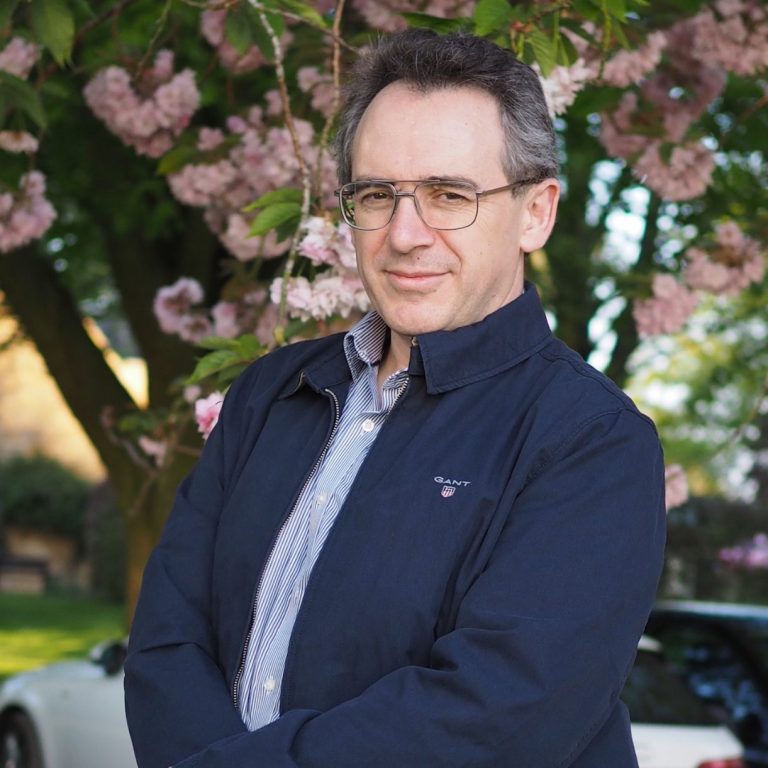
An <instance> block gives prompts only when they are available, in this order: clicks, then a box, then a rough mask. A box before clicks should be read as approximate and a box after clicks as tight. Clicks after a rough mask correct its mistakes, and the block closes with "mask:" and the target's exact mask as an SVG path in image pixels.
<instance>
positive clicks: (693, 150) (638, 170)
mask: <svg viewBox="0 0 768 768" xmlns="http://www.w3.org/2000/svg"><path fill="white" fill-rule="evenodd" d="M659 150H660V145H659V143H658V142H654V143H653V144H651V145H650V146H649V147H647V148H646V150H645V151H644V152H643V153H642V155H640V157H639V158H638V159H637V160H636V161H635V163H634V167H633V171H634V174H635V176H637V177H638V178H639V179H640V181H641V182H642V183H643V184H645V185H646V186H647V187H649V188H650V189H652V190H653V191H654V192H655V193H656V194H657V195H659V197H661V198H663V199H664V200H690V199H692V198H694V197H698V196H699V195H701V194H703V193H704V191H705V190H706V188H707V187H708V186H709V183H710V181H711V180H712V172H713V171H714V169H715V159H714V157H713V155H712V152H710V151H709V150H708V149H707V148H706V147H705V146H704V145H703V144H700V143H697V142H693V143H690V144H684V145H682V146H676V147H674V148H673V149H672V153H671V155H670V158H669V162H665V161H664V160H663V159H662V157H661V152H660V151H659Z"/></svg>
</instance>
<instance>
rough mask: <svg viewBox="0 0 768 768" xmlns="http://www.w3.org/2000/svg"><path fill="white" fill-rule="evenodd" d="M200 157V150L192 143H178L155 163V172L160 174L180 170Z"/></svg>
mask: <svg viewBox="0 0 768 768" xmlns="http://www.w3.org/2000/svg"><path fill="white" fill-rule="evenodd" d="M199 158H200V150H198V149H197V147H195V146H194V145H193V144H179V146H177V147H174V148H173V149H172V150H170V152H166V153H165V154H164V155H163V156H162V157H161V158H160V162H159V163H158V164H157V172H158V173H159V174H160V175H161V176H166V175H168V174H169V173H176V171H180V170H181V169H182V168H183V167H184V166H185V165H188V164H189V163H191V162H194V161H195V160H198V159H199Z"/></svg>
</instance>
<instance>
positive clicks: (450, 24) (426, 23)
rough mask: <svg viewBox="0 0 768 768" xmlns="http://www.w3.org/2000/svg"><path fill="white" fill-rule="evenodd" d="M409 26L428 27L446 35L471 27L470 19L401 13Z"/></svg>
mask: <svg viewBox="0 0 768 768" xmlns="http://www.w3.org/2000/svg"><path fill="white" fill-rule="evenodd" d="M400 15H401V16H402V17H403V18H404V19H405V21H406V22H407V24H408V26H409V27H426V28H427V29H434V30H435V32H437V33H439V34H441V35H445V34H448V33H449V32H457V31H459V30H462V29H466V28H467V27H469V19H444V18H442V17H440V16H430V15H429V14H428V13H415V12H413V13H401V14H400Z"/></svg>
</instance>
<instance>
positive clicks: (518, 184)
mask: <svg viewBox="0 0 768 768" xmlns="http://www.w3.org/2000/svg"><path fill="white" fill-rule="evenodd" d="M540 181H542V178H541V177H531V178H528V179H519V180H518V181H513V182H512V183H511V184H505V185H504V186H503V187H495V188H494V189H486V190H477V189H474V188H473V187H472V184H471V183H470V182H468V181H464V180H463V179H400V180H398V181H391V180H389V179H360V180H359V181H349V182H347V183H346V184H344V185H342V186H341V187H339V189H337V190H335V192H334V195H336V197H337V198H338V200H339V208H340V209H341V215H342V217H343V219H344V221H345V222H346V223H347V224H349V226H350V227H352V229H357V230H359V231H361V232H375V231H376V230H379V229H384V227H387V226H389V224H390V222H391V221H392V219H393V218H394V217H395V212H396V211H397V204H398V203H399V202H400V200H399V198H401V197H412V198H413V206H414V208H415V209H416V213H417V214H418V216H419V218H420V219H421V220H422V222H423V223H424V225H425V226H427V227H429V228H430V229H436V230H438V231H441V232H450V231H453V230H457V229H466V228H467V227H471V226H472V225H473V224H474V223H475V222H476V221H477V214H478V212H479V210H480V198H481V197H487V196H488V195H495V194H496V193H497V192H507V191H508V190H512V189H515V188H516V187H525V186H528V185H530V184H538V182H540ZM355 184H383V185H385V186H387V187H389V188H390V189H391V190H392V195H393V198H394V201H393V203H392V212H391V213H390V214H389V218H388V219H387V221H386V222H385V223H384V224H381V225H380V226H378V227H360V226H358V225H357V224H355V223H354V222H352V221H350V220H349V219H348V218H347V213H346V211H345V209H344V202H343V200H342V196H343V194H344V190H345V189H346V188H348V187H351V186H353V185H355ZM395 184H415V185H416V186H415V187H414V188H413V190H412V191H410V192H400V191H399V190H398V189H397V187H396V186H395ZM426 184H457V185H463V186H466V187H467V188H468V189H472V191H473V192H474V193H475V215H474V216H473V217H472V221H470V222H469V223H468V224H462V225H461V226H460V227H433V226H432V225H431V224H428V223H427V222H426V221H424V216H423V215H422V213H421V208H419V201H418V198H417V197H416V190H417V189H418V188H419V187H420V186H424V185H426Z"/></svg>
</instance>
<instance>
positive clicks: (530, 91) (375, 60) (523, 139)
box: [334, 29, 557, 184]
mask: <svg viewBox="0 0 768 768" xmlns="http://www.w3.org/2000/svg"><path fill="white" fill-rule="evenodd" d="M394 82H402V83H405V84H407V85H409V86H410V87H412V88H414V89H415V90H417V91H422V92H425V93H426V92H429V91H433V90H437V89H441V88H459V87H469V88H476V89H479V90H481V91H485V92H486V93H488V94H490V95H491V96H493V98H494V99H496V102H497V103H498V105H499V110H500V115H501V125H502V128H503V130H504V134H505V137H506V151H505V154H504V157H503V158H502V166H503V168H504V172H505V174H506V176H507V179H508V180H509V182H510V183H512V182H514V181H518V180H521V179H534V180H537V181H539V180H543V179H546V178H551V177H553V176H556V175H557V149H556V146H555V133H554V129H553V127H552V120H551V119H550V117H549V112H548V110H547V104H546V100H545V98H544V93H543V91H542V88H541V83H540V81H539V78H538V75H537V74H536V73H535V72H534V71H533V70H532V69H531V68H530V67H529V66H528V65H527V64H524V63H523V62H521V61H520V60H519V59H517V58H516V57H515V56H514V54H512V53H511V52H510V51H507V50H504V49H503V48H500V47H499V46H497V45H495V44H494V43H492V42H490V41H489V40H484V39H482V38H479V37H475V36H474V35H469V34H463V33H453V34H450V35H446V36H439V35H438V34H437V33H435V32H434V31H432V30H427V29H409V30H406V31H405V32H399V33H397V34H394V35H391V36H389V37H385V38H383V39H381V40H379V41H378V42H376V43H374V44H373V45H372V46H371V47H370V48H369V49H368V50H366V51H365V52H364V53H363V54H361V55H360V57H359V59H358V61H357V64H356V65H355V67H354V68H353V70H352V77H351V79H350V83H349V85H347V86H346V88H345V91H344V97H345V99H344V109H343V110H342V113H341V118H340V121H339V130H338V132H337V134H336V140H335V147H334V148H335V153H336V160H337V163H338V171H339V180H340V181H341V183H342V184H345V183H347V182H349V181H351V180H352V144H353V142H354V139H355V133H356V131H357V127H358V125H359V124H360V120H361V118H362V116H363V113H364V112H365V110H366V108H367V107H368V105H369V104H370V103H371V102H372V101H373V99H374V98H375V97H376V95H377V94H378V93H379V92H380V91H381V90H382V89H383V88H385V87H386V86H387V85H389V84H390V83H394Z"/></svg>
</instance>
